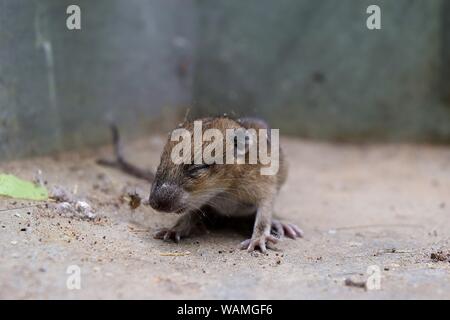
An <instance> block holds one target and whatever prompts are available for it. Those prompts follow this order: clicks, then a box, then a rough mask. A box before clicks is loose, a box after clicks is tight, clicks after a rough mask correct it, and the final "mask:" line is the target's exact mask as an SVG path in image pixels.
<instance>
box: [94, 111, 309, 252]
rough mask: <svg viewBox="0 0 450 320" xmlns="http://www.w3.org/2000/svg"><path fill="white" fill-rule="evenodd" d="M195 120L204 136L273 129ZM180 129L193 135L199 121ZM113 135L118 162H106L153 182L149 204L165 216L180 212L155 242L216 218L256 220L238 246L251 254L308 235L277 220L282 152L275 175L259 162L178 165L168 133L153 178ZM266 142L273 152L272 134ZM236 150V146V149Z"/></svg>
mask: <svg viewBox="0 0 450 320" xmlns="http://www.w3.org/2000/svg"><path fill="white" fill-rule="evenodd" d="M196 121H201V123H202V130H203V132H204V131H205V130H208V129H217V130H219V131H220V132H221V133H222V134H223V136H226V130H227V129H234V130H236V129H255V130H259V129H265V130H267V132H270V130H271V129H270V127H269V125H268V124H267V123H266V122H265V121H264V120H261V119H258V118H239V119H232V118H230V117H228V116H220V117H211V118H202V119H198V120H196ZM179 128H182V129H185V130H187V131H188V132H190V133H192V135H191V137H192V136H193V134H194V121H185V122H184V123H182V124H180V126H179ZM113 137H114V144H115V145H116V148H115V151H116V158H117V161H116V162H111V163H105V161H104V160H103V163H101V164H106V165H111V166H115V167H119V168H120V169H122V170H124V171H127V172H128V173H130V174H132V175H134V176H137V177H140V178H144V179H146V180H149V181H152V186H151V190H150V196H149V201H148V202H149V204H150V206H151V207H152V208H153V209H155V210H157V211H160V212H168V213H169V212H170V213H178V214H181V216H180V217H179V219H178V220H177V221H176V223H175V224H174V225H173V226H172V227H170V228H163V229H161V230H158V232H157V233H156V234H155V235H154V237H155V238H156V239H162V240H166V241H169V240H173V241H175V242H179V241H180V240H181V239H183V238H187V237H189V236H191V235H192V234H194V233H195V232H196V231H198V230H199V229H201V228H203V227H204V222H205V221H206V220H212V216H213V215H218V216H220V217H225V218H236V217H239V218H240V217H242V218H250V219H254V224H253V231H252V235H251V237H250V238H248V239H247V240H245V241H243V242H241V243H240V245H239V246H240V248H241V249H245V250H247V251H249V252H251V251H254V250H257V249H259V250H260V251H261V252H263V253H266V251H267V249H274V247H273V244H275V243H277V242H278V241H279V240H281V239H282V238H284V237H288V238H291V239H296V238H300V237H303V231H302V230H301V229H300V228H299V227H298V226H296V225H295V224H292V223H285V222H282V221H280V220H278V219H274V217H273V209H274V202H275V199H276V196H277V194H278V192H279V190H280V188H281V186H282V185H283V184H284V182H285V181H286V177H287V164H286V161H285V159H284V156H283V152H282V150H281V148H280V150H279V169H278V171H277V172H276V174H273V175H262V174H261V168H262V167H264V165H263V164H262V163H261V162H260V161H259V159H258V161H257V162H256V163H254V164H250V163H247V162H246V163H243V164H237V163H234V164H219V163H211V164H207V163H205V162H201V163H181V164H175V163H174V161H173V159H172V157H171V154H172V150H173V148H174V147H175V145H176V144H177V143H178V142H177V141H172V139H171V137H170V135H169V138H168V140H167V142H166V144H165V146H164V149H163V152H162V154H161V159H160V163H159V165H158V168H157V170H156V172H155V173H154V174H153V173H149V172H144V171H143V170H140V169H137V168H135V167H133V166H132V165H131V164H129V163H127V162H126V161H125V160H124V158H123V156H122V155H121V153H120V148H119V147H118V146H119V142H118V141H119V138H118V132H117V129H114V127H113ZM192 139H193V138H192ZM265 139H266V141H264V142H263V143H267V148H268V149H269V152H271V150H270V135H269V134H267V135H266V136H265ZM245 142H246V145H245V148H244V152H245V156H246V159H248V145H247V144H248V140H247V139H246V140H245ZM225 143H226V141H224V144H223V145H225ZM202 144H203V146H206V145H207V144H208V142H205V141H203V142H202ZM234 147H235V148H237V145H236V144H235V146H234ZM277 147H278V146H277ZM235 152H236V150H235ZM235 155H236V154H235ZM191 160H193V159H191ZM191 162H194V161H191ZM209 218H211V219H209Z"/></svg>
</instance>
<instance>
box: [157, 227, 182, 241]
mask: <svg viewBox="0 0 450 320" xmlns="http://www.w3.org/2000/svg"><path fill="white" fill-rule="evenodd" d="M153 237H154V238H155V239H161V240H164V241H169V240H173V241H175V242H176V243H178V242H180V239H181V232H180V231H178V230H176V229H174V228H172V229H167V228H165V229H161V230H159V231H158V232H157V233H155V235H154V236H153Z"/></svg>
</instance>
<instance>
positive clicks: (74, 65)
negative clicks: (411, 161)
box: [0, 0, 450, 160]
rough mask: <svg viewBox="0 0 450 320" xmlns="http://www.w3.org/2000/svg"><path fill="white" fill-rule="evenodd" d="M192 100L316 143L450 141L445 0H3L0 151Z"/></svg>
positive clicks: (134, 129)
mask: <svg viewBox="0 0 450 320" xmlns="http://www.w3.org/2000/svg"><path fill="white" fill-rule="evenodd" d="M70 4H77V5H79V6H80V8H81V27H82V29H81V30H72V31H71V30H68V29H67V28H66V19H67V17H68V15H67V14H66V8H67V7H68V6H69V5H70ZM371 4H377V5H379V6H380V7H381V26H382V28H381V30H368V29H367V27H366V19H367V18H368V16H369V15H368V14H367V13H366V9H367V7H368V6H369V5H371ZM188 108H189V109H190V112H191V116H202V115H217V114H220V113H224V112H226V113H228V114H235V115H237V116H240V115H256V116H260V117H264V118H266V119H268V120H269V121H270V122H271V124H272V127H275V128H280V130H281V133H282V134H285V135H293V136H299V137H306V138H312V139H321V140H330V141H348V142H380V141H388V142H392V141H402V142H403V141H407V142H420V143H422V142H431V143H448V142H449V141H450V1H445V0H427V1H425V0H396V1H377V0H371V1H365V0H341V1H335V0H321V1H314V0H280V1H273V0H245V1H238V0H226V1H225V0H223V1H220V0H216V1H207V0H127V1H124V0H95V1H92V0H77V1H72V0H71V1H66V0H35V1H31V0H0V160H7V159H13V158H19V157H24V156H31V155H37V154H47V153H51V152H56V151H61V150H67V149H73V148H79V147H89V146H96V145H101V144H105V143H108V142H109V138H110V137H109V131H108V127H107V123H108V122H109V121H115V122H117V123H118V124H119V125H120V128H121V130H122V131H124V132H126V134H127V135H128V136H133V135H134V136H142V135H143V134H145V133H149V132H154V131H160V130H168V129H170V128H173V127H174V126H175V125H176V124H177V121H179V119H181V118H183V116H184V114H185V113H186V110H187V109H188Z"/></svg>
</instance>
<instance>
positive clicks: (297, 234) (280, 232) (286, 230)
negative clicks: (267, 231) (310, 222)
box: [272, 220, 303, 239]
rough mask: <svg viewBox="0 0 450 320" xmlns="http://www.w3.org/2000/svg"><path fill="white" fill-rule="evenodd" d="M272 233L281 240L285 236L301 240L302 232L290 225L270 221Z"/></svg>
mask: <svg viewBox="0 0 450 320" xmlns="http://www.w3.org/2000/svg"><path fill="white" fill-rule="evenodd" d="M272 233H273V234H275V235H276V236H278V237H279V238H282V237H283V236H286V237H288V238H291V239H296V238H302V237H303V231H302V230H301V229H300V228H299V227H297V226H296V225H295V224H292V223H284V222H280V221H278V220H272Z"/></svg>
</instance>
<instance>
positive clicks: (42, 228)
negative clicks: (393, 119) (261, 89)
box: [0, 137, 450, 299]
mask: <svg viewBox="0 0 450 320" xmlns="http://www.w3.org/2000/svg"><path fill="white" fill-rule="evenodd" d="M283 142H284V149H285V151H286V153H287V158H288V161H289V162H290V174H289V178H288V181H287V184H286V185H285V186H284V188H283V189H282V191H281V194H280V196H279V198H278V202H277V205H276V209H277V214H278V215H279V216H280V217H281V218H282V219H284V220H289V221H292V222H295V223H297V224H298V225H299V226H301V227H302V228H303V229H304V231H305V238H304V239H299V240H296V241H293V240H285V241H282V242H281V243H280V244H279V245H278V248H279V249H280V250H281V251H280V252H274V251H271V252H269V254H268V255H262V254H249V253H246V252H244V251H241V250H238V249H236V247H237V244H238V243H239V242H240V241H242V240H244V239H245V237H246V236H245V235H243V234H241V233H239V232H237V231H233V230H219V231H214V232H209V233H208V234H205V235H202V236H197V237H194V238H191V239H186V240H184V241H183V242H182V243H180V244H178V245H177V244H174V243H165V242H162V241H160V240H155V239H153V238H152V233H153V232H155V231H156V230H157V229H158V228H161V227H164V226H168V225H170V224H172V223H173V222H174V221H175V220H176V219H177V216H176V215H174V214H163V213H157V212H155V211H153V210H152V209H151V208H150V207H148V206H144V205H141V206H140V207H138V208H137V209H135V210H132V209H131V208H130V207H129V205H128V203H127V201H121V200H120V199H121V196H122V195H123V194H124V192H125V193H126V192H128V191H130V190H133V191H134V190H136V191H137V192H138V193H139V194H140V195H142V196H143V197H147V196H148V192H149V185H148V184H147V183H146V182H143V181H139V180H136V179H134V178H131V177H128V176H126V175H124V174H122V173H120V172H116V171H115V170H113V169H109V168H104V167H99V166H98V165H96V164H95V161H94V160H95V158H97V157H99V156H100V155H103V156H104V155H108V154H109V153H110V152H111V150H110V148H109V147H105V148H103V149H102V150H99V151H96V152H93V151H85V152H82V153H71V154H64V155H60V156H58V157H48V158H38V159H30V160H24V161H16V162H11V163H4V164H0V172H9V173H13V174H16V175H18V176H20V177H22V178H26V179H33V177H34V176H35V174H36V172H37V171H38V170H41V171H42V177H43V178H44V179H45V180H46V181H47V183H48V184H47V185H48V187H49V188H51V187H52V186H55V185H58V186H63V187H65V188H67V190H70V192H72V193H74V194H75V196H76V197H77V198H79V199H85V200H86V201H87V202H88V203H89V204H91V205H92V207H93V208H94V209H95V211H96V218H95V219H88V218H85V219H81V218H77V217H67V216H64V215H61V214H60V213H58V212H57V210H56V209H54V206H55V205H54V204H53V203H49V204H48V205H49V207H48V208H46V206H45V204H42V203H41V204H39V205H38V206H37V207H36V206H35V205H36V203H32V202H29V201H20V200H19V201H17V200H12V199H6V198H0V209H10V208H17V207H22V206H31V207H29V208H24V209H17V210H8V211H0V298H19V299H31V298H38V299H55V298H63V299H66V298H68V299H71V298H75V299H78V298H102V299H106V298H133V299H134V298H139V299H140V298H160V299H166V298H167V299H195V298H199V299H216V298H219V299H260V298H273V299H284V298H287V299H314V298H337V299H343V298H352V299H368V298H369V299H371V298H375V299H379V298H446V299H449V298H450V263H449V262H435V261H433V260H432V259H431V258H430V254H431V253H433V252H436V251H438V250H447V249H450V238H449V230H450V149H449V148H443V147H429V146H408V145H380V146H352V145H333V144H324V143H313V142H308V141H303V140H294V139H284V141H283ZM162 145H163V140H162V139H161V138H160V137H153V138H151V139H148V140H145V141H136V142H134V143H132V144H131V145H129V146H128V147H127V149H126V152H127V154H128V155H129V157H130V159H132V160H133V161H134V162H135V163H137V164H140V165H142V166H147V167H151V168H155V167H156V166H157V164H158V161H159V153H160V151H161V149H162ZM125 200H126V199H125ZM173 254H175V255H173ZM71 265H77V266H79V268H80V271H81V276H80V279H81V289H79V290H77V289H72V290H70V289H68V288H67V283H66V282H67V279H68V277H69V275H68V274H67V273H66V272H67V268H68V267H69V266H71ZM373 265H375V266H377V267H379V268H380V275H381V289H380V290H365V289H363V288H358V287H352V286H348V285H346V284H345V279H346V278H352V279H354V280H357V281H360V280H365V279H367V278H368V275H367V274H366V271H367V268H368V267H369V266H373ZM372 279H373V278H372Z"/></svg>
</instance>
